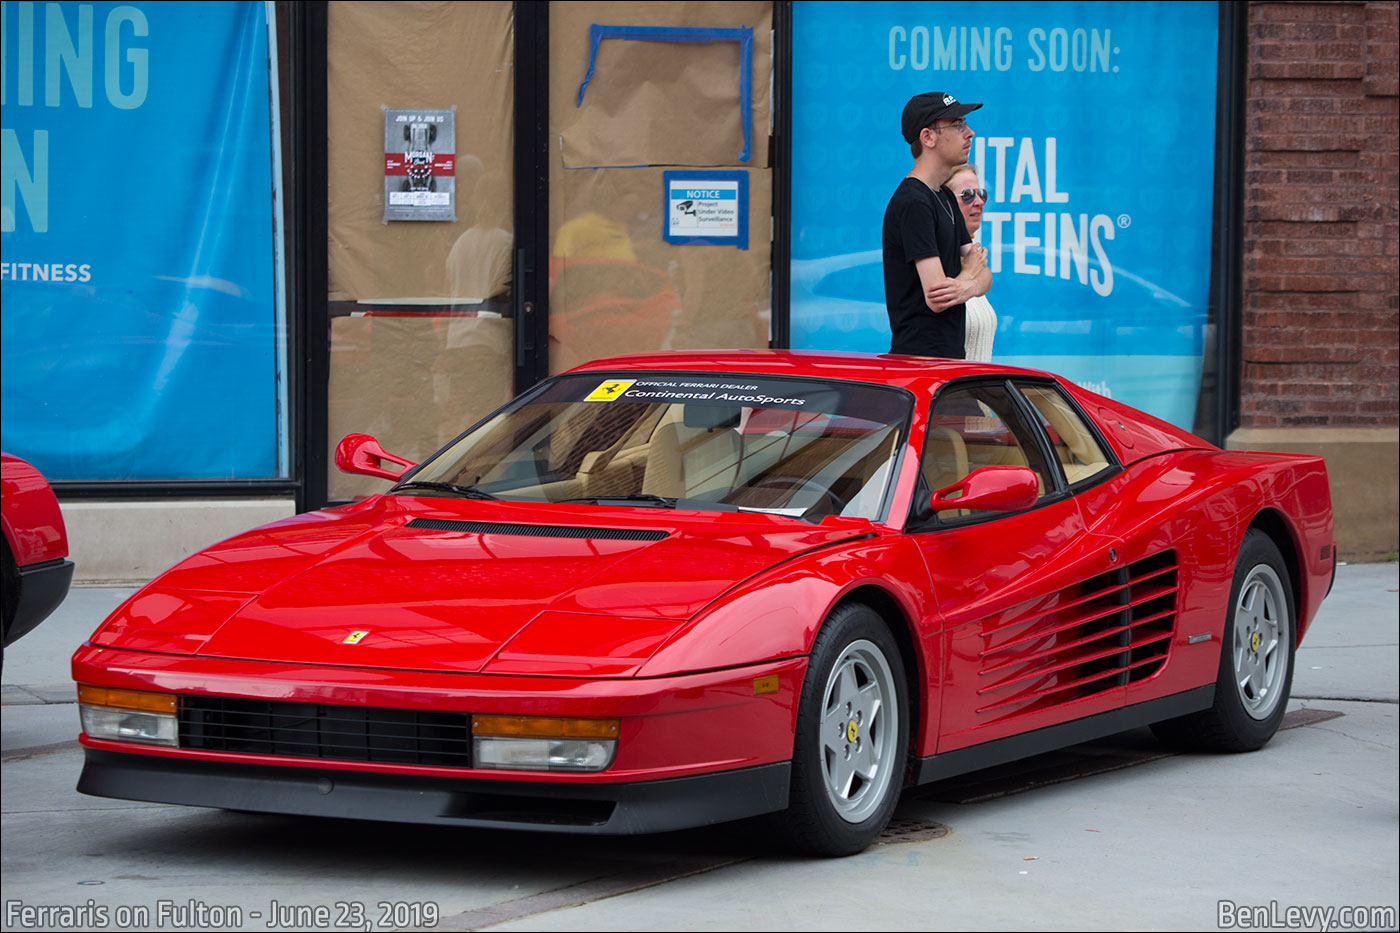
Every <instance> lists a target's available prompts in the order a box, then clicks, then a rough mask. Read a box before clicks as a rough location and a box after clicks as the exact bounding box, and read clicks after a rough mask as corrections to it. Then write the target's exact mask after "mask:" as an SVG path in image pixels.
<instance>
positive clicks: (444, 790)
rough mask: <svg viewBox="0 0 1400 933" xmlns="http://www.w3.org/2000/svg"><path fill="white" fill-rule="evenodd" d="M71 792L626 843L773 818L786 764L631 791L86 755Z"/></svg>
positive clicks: (782, 803)
mask: <svg viewBox="0 0 1400 933" xmlns="http://www.w3.org/2000/svg"><path fill="white" fill-rule="evenodd" d="M85 752H86V759H85V761H84V764H83V773H82V776H81V777H80V778H79V779H78V790H79V791H80V792H81V793H84V794H91V795H92V796H94V797H116V798H119V799H122V800H146V801H151V802H154V803H174V804H184V805H188V806H196V807H221V808H224V809H228V810H250V811H254V812H261V813H291V814H297V815H300V816H332V817H347V818H353V819H362V820H364V819H367V820H384V821H387V822H393V823H437V824H446V825H451V826H479V827H491V828H497V829H527V830H529V829H533V830H539V831H544V832H557V833H592V834H597V835H630V834H633V833H657V832H667V831H670V830H675V829H688V828H691V827H695V826H706V825H709V824H711V823H723V822H727V821H729V820H737V819H743V818H745V817H750V816H757V815H759V814H761V813H770V812H772V811H775V810H782V809H784V808H786V807H787V804H788V783H789V777H790V773H791V769H792V765H791V763H790V762H786V761H783V762H778V763H777V764H771V765H761V766H759V767H756V768H745V769H742V770H739V771H721V772H719V773H717V774H702V775H696V776H694V777H684V778H673V779H671V780H665V781H646V782H640V783H636V784H555V783H550V784H544V783H524V782H519V781H491V780H480V779H477V778H438V777H419V776H416V775H397V774H380V773H367V772H359V771H332V770H323V769H321V768H291V767H276V766H269V765H245V764H230V763H227V762H218V761H203V760H194V759H188V758H166V757H160V756H155V755H141V754H135V755H131V754H125V753H122V752H110V751H104V750H98V749H93V748H88V749H85Z"/></svg>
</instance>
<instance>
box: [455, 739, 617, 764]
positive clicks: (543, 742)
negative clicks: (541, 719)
mask: <svg viewBox="0 0 1400 933" xmlns="http://www.w3.org/2000/svg"><path fill="white" fill-rule="evenodd" d="M616 752H617V741H616V740H614V739H595V740H581V739H549V738H515V737H503V736H481V735H479V736H476V737H474V738H473V739H472V757H473V764H474V765H475V766H476V767H478V768H492V769H496V768H500V769H509V770H514V771H602V770H603V769H604V768H606V767H607V766H608V765H610V764H612V760H613V755H614V754H616Z"/></svg>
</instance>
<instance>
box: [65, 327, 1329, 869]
mask: <svg viewBox="0 0 1400 933" xmlns="http://www.w3.org/2000/svg"><path fill="white" fill-rule="evenodd" d="M336 459H337V463H338V464H339V465H340V466H341V468H342V469H346V470H349V471H352V472H359V473H367V474H370V475H375V476H382V477H385V478H386V479H390V480H393V481H394V485H393V486H392V488H389V489H388V490H387V491H386V492H385V493H384V494H382V495H376V496H373V497H371V498H369V499H367V500H364V501H361V502H356V503H353V504H351V505H346V506H341V507H338V508H329V509H325V510H321V511H316V512H310V513H307V514H304V515H298V516H296V517H294V518H290V519H286V520H284V521H280V522H276V523H274V524H272V525H268V526H266V527H263V528H259V529H255V530H253V531H250V532H248V533H246V534H243V535H239V536H238V537H235V538H232V539H230V540H228V541H225V542H223V543H221V544H217V545H215V546H213V547H211V548H208V549H207V550H205V551H203V552H201V553H199V554H196V555H195V556H193V557H191V558H189V559H188V560H186V561H183V562H182V563H180V564H179V565H177V566H176V567H174V568H173V569H171V570H170V571H168V572H167V573H165V574H163V575H161V576H160V577H158V578H157V579H155V580H154V581H153V582H152V583H151V584H150V585H149V586H146V587H145V588H144V589H142V590H141V591H140V592H138V593H137V594H136V595H135V596H133V597H132V598H131V599H130V600H128V601H127V602H126V603H125V604H124V605H123V606H121V607H120V608H119V609H117V611H116V612H114V613H113V614H112V615H111V617H110V618H108V619H107V621H106V622H104V623H103V625H102V626H101V627H100V628H99V629H98V630H97V631H96V632H95V633H93V635H92V637H91V639H90V640H89V641H88V642H87V643H86V644H85V645H83V646H82V648H80V649H79V650H78V652H77V654H76V655H74V658H73V675H74V678H75V679H76V680H77V682H78V684H79V687H78V690H79V699H80V708H81V712H82V722H83V737H82V744H83V746H84V748H85V750H86V764H85V767H84V770H83V775H82V778H81V781H80V783H79V789H80V790H82V791H83V792H85V793H89V794H96V795H100V796H108V797H121V798H129V799H136V800H149V801H162V802H167V803H178V804H192V805H197V806H209V807H225V808H230V809H237V810H259V811H269V812H278V813H295V814H313V815H321V816H343V817H358V818H369V819H379V820H397V821H406V822H425V823H438V824H450V825H460V826H464V827H468V826H490V827H513V828H518V829H538V830H549V831H555V832H581V833H637V832H652V831H659V830H669V829H676V828H680V827H688V826H697V825H702V824H707V823H714V822H720V821H726V820H735V819H741V818H747V817H756V816H761V815H764V814H776V816H773V817H770V819H772V822H773V829H774V831H775V832H777V833H779V834H781V835H783V836H784V837H786V839H787V840H788V841H789V842H790V843H791V844H792V845H794V846H795V847H797V848H799V849H801V850H803V851H807V852H813V853H819V854H826V855H838V854H846V853H851V852H856V851H859V850H860V849H862V848H863V847H865V846H866V845H868V844H869V843H870V842H871V841H872V840H873V839H874V838H875V837H876V836H877V835H878V834H879V832H880V831H881V829H882V828H883V827H884V825H885V823H886V822H887V821H888V819H889V817H890V814H891V812H892V810H893V809H894V806H895V803H896V801H897V798H898V796H899V793H900V791H901V789H902V788H904V787H905V786H907V785H910V784H917V783H921V782H927V781H931V780H935V779H939V778H943V777H947V776H950V775H953V774H958V773H962V772H967V771H972V770H976V769H979V768H983V767H987V766H990V765H994V764H998V763H1001V762H1004V761H1007V760H1010V759H1013V758H1017V757H1021V756H1025V755H1030V754H1035V753H1038V752H1043V751H1046V750H1049V749H1051V748H1055V747H1057V746H1062V745H1068V744H1072V743H1076V742H1081V741H1085V740H1088V739H1091V738H1095V737H1099V736H1102V735H1106V734H1110V733H1114V732H1118V731H1122V730H1125V729H1128V728H1132V727H1135V726H1140V725H1144V724H1151V725H1153V726H1154V728H1155V729H1156V730H1157V731H1158V733H1159V734H1160V735H1162V736H1163V737H1165V738H1167V739H1169V740H1171V741H1175V742H1189V743H1193V744H1197V745H1200V746H1205V747H1211V748H1218V749H1233V750H1245V749H1254V748H1258V747H1259V746H1261V745H1263V744H1264V743H1265V742H1267V741H1268V740H1269V738H1270V737H1271V736H1272V735H1273V733H1274V731H1275V730H1276V729H1277V728H1278V725H1279V720H1280V719H1281V718H1282V716H1283V714H1284V708H1285V705H1286V702H1287V699H1288V693H1289V687H1290V684H1291V681H1292V674H1293V657H1294V650H1295V648H1296V646H1297V644H1298V641H1299V640H1300V639H1301V638H1302V636H1303V634H1304V633H1305V632H1306V631H1307V627H1308V623H1309V622H1310V621H1311V620H1312V618H1313V616H1314V614H1315V613H1316V611H1317V608H1318V605H1319V604H1320V603H1321V601H1322V599H1323V597H1324V596H1325V595H1326V593H1327V591H1328V589H1329V587H1330V584H1331V580H1332V576H1333V572H1334V565H1335V557H1336V551H1335V545H1334V542H1333V536H1332V517H1331V508H1330V498H1329V493H1328V486H1327V474H1326V471H1325V469H1324V467H1323V464H1322V461H1321V460H1320V459H1318V458H1315V457H1301V456H1284V455H1276V454H1258V453H1240V452H1227V451H1223V450H1221V449H1219V448H1217V447H1214V446H1212V445H1211V444H1209V443H1206V442H1205V441H1203V440H1201V439H1200V438H1197V437H1193V436H1192V435H1190V434H1188V433H1186V432H1185V431H1182V430H1180V429H1178V428H1175V427H1173V426H1172V425H1170V424H1167V423H1165V422H1162V421H1159V420H1157V419H1156V418H1153V417H1151V416H1149V415H1145V414H1143V413H1141V412H1138V411H1135V410H1133V409H1131V408H1128V407H1126V406H1124V405H1122V404H1119V403H1117V402H1114V401H1112V400H1110V399H1107V398H1103V397H1100V396H1097V395H1094V394H1092V393H1089V392H1086V391H1084V390H1082V389H1080V388H1078V387H1076V386H1074V385H1072V384H1069V383H1067V382H1065V381H1064V380H1061V379H1058V378H1056V377H1054V376H1051V375H1048V374H1046V373H1043V372H1036V371H1033V370H1022V369H1011V368H1007V367H1001V366H996V365H991V364H975V363H962V362H950V361H937V360H922V359H915V358H906V357H892V356H858V355H846V354H814V353H796V352H712V353H695V352H688V353H674V354H653V355H647V356H636V357H625V358H619V359H611V360H600V361H598V362H594V363H590V364H587V365H586V366H583V367H579V368H578V369H575V370H573V371H571V372H569V373H566V374H564V375H561V376H558V377H555V378H553V379H550V380H548V381H546V382H544V383H542V384H540V385H539V386H537V387H536V388H534V389H533V390H531V391H529V392H528V393H526V394H525V395H523V396H522V397H520V398H518V399H516V400H515V401H513V402H511V403H510V404H508V405H506V406H505V407H504V408H502V409H501V410H499V411H498V412H496V413H495V414H493V415H491V416H490V417H488V418H486V419H485V420H484V421H482V422H480V423H479V424H477V425H476V426H475V427H472V428H471V429H470V430H468V431H467V432H466V433H464V434H462V435H461V436H460V437H458V438H457V439H456V440H454V441H453V442H452V443H450V444H448V445H447V446H446V447H445V448H444V449H442V450H441V451H439V452H438V453H437V454H435V455H434V456H432V457H430V458H428V459H427V460H426V461H425V462H423V463H421V464H418V465H416V466H415V465H412V464H409V463H408V462H407V461H405V460H402V459H400V458H397V457H394V456H393V455H391V454H388V453H386V452H385V451H384V450H382V449H381V448H380V447H379V445H378V444H377V443H376V442H375V441H374V439H373V438H371V437H369V436H367V435H351V436H350V437H348V438H346V439H345V440H344V441H343V442H342V443H341V445H340V448H339V450H338V452H337V458H336Z"/></svg>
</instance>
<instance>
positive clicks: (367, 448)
mask: <svg viewBox="0 0 1400 933" xmlns="http://www.w3.org/2000/svg"><path fill="white" fill-rule="evenodd" d="M386 464H398V465H399V468H398V469H393V468H392V467H391V466H388V465H386ZM335 466H336V469H338V470H340V472H342V473H358V474H359V475H361V476H377V477H379V478H381V479H398V478H399V477H400V476H403V475H404V473H406V472H407V471H408V470H409V469H410V468H411V467H415V466H417V464H416V463H414V462H413V461H412V460H405V459H403V458H402V457H396V456H394V455H393V454H391V453H388V452H387V451H385V450H384V448H383V447H380V446H379V441H377V440H375V439H374V435H372V434H347V435H345V437H343V438H341V441H340V443H339V444H336V445H335Z"/></svg>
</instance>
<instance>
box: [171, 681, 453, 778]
mask: <svg viewBox="0 0 1400 933" xmlns="http://www.w3.org/2000/svg"><path fill="white" fill-rule="evenodd" d="M471 740H472V736H471V714H470V713H442V712H433V711H428V710H411V709H376V708H369V707H363V706H330V705H326V704H321V703H288V702H284V701H274V700H248V699H241V698H234V697H210V696H184V697H181V698H180V747H181V748H193V749H201V750H203V751H211V752H239V753H243V754H249V755H278V756H288V757H296V758H325V759H333V760H336V761H372V762H377V763H383V764H407V765H439V766H447V767H455V768H470V767H471V764H472V760H471V748H472V746H471Z"/></svg>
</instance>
